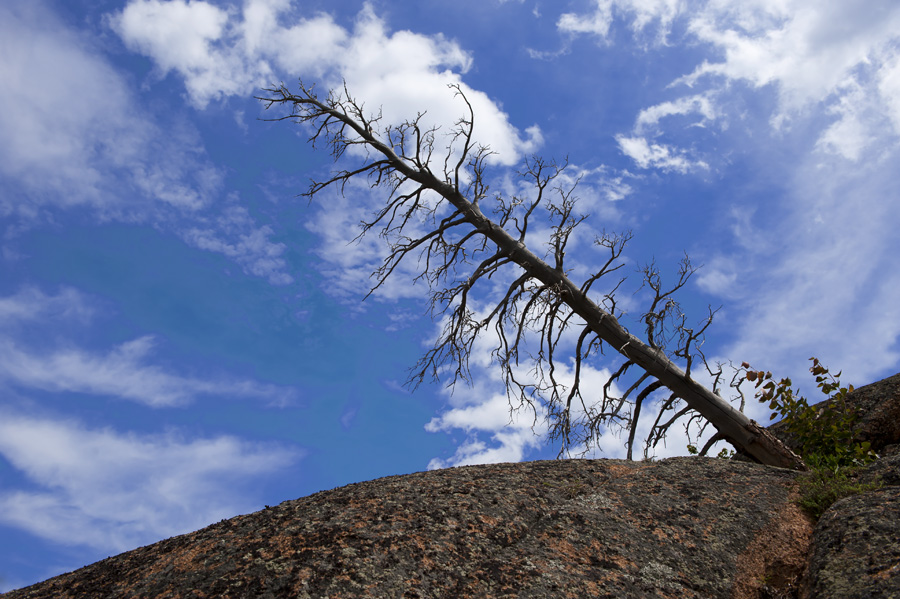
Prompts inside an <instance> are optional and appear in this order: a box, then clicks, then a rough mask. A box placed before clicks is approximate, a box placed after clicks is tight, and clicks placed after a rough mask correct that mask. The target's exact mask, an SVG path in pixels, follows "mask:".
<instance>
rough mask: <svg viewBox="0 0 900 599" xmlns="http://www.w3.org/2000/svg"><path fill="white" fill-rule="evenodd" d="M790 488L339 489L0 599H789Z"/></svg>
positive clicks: (435, 484) (674, 483)
mask: <svg viewBox="0 0 900 599" xmlns="http://www.w3.org/2000/svg"><path fill="white" fill-rule="evenodd" d="M796 478H797V473H795V472H791V471H788V470H782V469H778V468H770V467H764V466H760V465H755V464H748V463H737V462H733V461H729V460H720V459H708V458H673V459H669V460H664V461H660V462H627V461H616V460H567V461H550V462H529V463H519V464H499V465H487V466H470V467H464V468H454V469H448V470H438V471H433V472H423V473H417V474H410V475H406V476H395V477H389V478H384V479H380V480H376V481H371V482H365V483H359V484H353V485H349V486H346V487H342V488H339V489H334V490H331V491H324V492H321V493H317V494H315V495H311V496H309V497H305V498H302V499H298V500H296V501H288V502H285V503H282V504H281V505H279V506H277V507H273V508H268V509H266V510H263V511H261V512H257V513H255V514H250V515H247V516H239V517H236V518H233V519H231V520H226V521H223V522H220V523H218V524H215V525H213V526H210V527H208V528H205V529H203V530H200V531H198V532H195V533H191V534H188V535H184V536H180V537H175V538H172V539H168V540H166V541H162V542H160V543H157V544H155V545H151V546H148V547H143V548H141V549H137V550H134V551H130V552H128V553H124V554H122V555H119V556H116V557H112V558H109V559H106V560H103V561H101V562H98V563H96V564H93V565H90V566H87V567H85V568H82V569H80V570H78V571H76V572H72V573H70V574H65V575H62V576H59V577H56V578H53V579H51V580H48V581H46V582H43V583H41V584H37V585H34V586H31V587H28V588H25V589H20V590H17V591H12V592H11V593H9V594H8V595H6V597H7V599H23V598H29V599H38V598H51V597H52V598H55V599H56V598H67V597H72V598H75V597H77V598H85V599H87V598H91V599H94V598H98V597H103V598H115V597H129V598H133V597H148V598H149V597H152V598H172V599H175V598H181V597H265V598H278V597H285V598H287V597H290V598H292V599H297V598H315V599H320V598H323V597H329V598H331V599H337V598H351V597H372V598H380V597H391V598H393V597H397V598H413V597H422V598H425V597H428V598H438V597H448V598H454V599H465V598H479V599H484V598H494V597H510V598H511V597H519V598H526V597H540V598H546V597H578V598H580V597H610V598H617V599H628V598H633V599H647V598H673V599H674V598H677V599H690V598H697V599H700V598H704V599H708V598H718V597H723V598H724V597H729V598H735V599H749V598H763V597H779V596H789V595H790V594H791V593H793V592H795V590H796V588H797V580H798V579H799V577H800V576H801V573H802V571H803V569H804V567H805V565H806V561H805V560H806V555H807V551H808V546H809V541H810V537H811V534H812V523H811V522H810V520H809V519H808V518H807V517H806V516H805V515H804V514H803V513H802V512H801V511H800V509H799V508H798V507H797V505H796V503H795V501H794V498H795V492H796Z"/></svg>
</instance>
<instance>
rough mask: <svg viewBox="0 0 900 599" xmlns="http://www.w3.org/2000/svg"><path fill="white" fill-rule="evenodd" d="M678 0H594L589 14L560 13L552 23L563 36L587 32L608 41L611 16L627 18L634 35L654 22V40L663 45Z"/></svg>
mask: <svg viewBox="0 0 900 599" xmlns="http://www.w3.org/2000/svg"><path fill="white" fill-rule="evenodd" d="M685 7H686V3H685V2H683V1H682V0H594V8H593V12H591V13H589V14H578V13H564V14H563V15H561V16H560V18H559V21H557V23H556V27H557V29H559V30H560V31H563V32H565V33H570V34H578V33H588V34H591V35H596V36H597V37H599V38H601V39H603V40H608V38H609V31H610V28H611V27H612V24H613V20H614V17H615V14H623V15H628V16H629V17H630V18H631V29H632V31H633V32H634V33H635V34H637V33H640V32H642V31H644V30H645V29H646V28H647V26H648V25H649V24H650V23H652V22H658V23H659V28H658V32H657V35H658V38H657V39H658V41H660V42H665V39H666V36H667V34H668V32H669V28H670V27H671V24H672V21H673V20H674V19H675V18H676V17H677V16H678V14H679V13H680V12H681V11H682V10H684V8H685Z"/></svg>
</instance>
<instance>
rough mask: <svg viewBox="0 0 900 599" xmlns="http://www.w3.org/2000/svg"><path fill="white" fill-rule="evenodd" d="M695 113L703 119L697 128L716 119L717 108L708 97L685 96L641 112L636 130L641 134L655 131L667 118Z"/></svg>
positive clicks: (696, 124)
mask: <svg viewBox="0 0 900 599" xmlns="http://www.w3.org/2000/svg"><path fill="white" fill-rule="evenodd" d="M694 113H699V114H700V115H701V116H702V117H703V119H702V120H701V121H700V122H699V123H695V124H694V125H695V126H702V125H703V124H704V123H705V122H706V121H712V120H714V119H715V118H716V111H715V107H714V106H713V104H712V102H711V101H710V99H709V98H708V97H707V96H705V95H694V96H685V97H683V98H678V99H677V100H675V101H672V102H663V103H661V104H657V105H655V106H651V107H650V108H645V109H643V110H641V112H640V113H638V116H637V119H635V123H634V130H635V132H636V133H639V134H640V133H644V132H645V131H646V130H647V129H654V128H655V127H656V125H658V124H659V122H660V121H661V120H662V119H664V118H666V117H670V116H680V115H688V114H694Z"/></svg>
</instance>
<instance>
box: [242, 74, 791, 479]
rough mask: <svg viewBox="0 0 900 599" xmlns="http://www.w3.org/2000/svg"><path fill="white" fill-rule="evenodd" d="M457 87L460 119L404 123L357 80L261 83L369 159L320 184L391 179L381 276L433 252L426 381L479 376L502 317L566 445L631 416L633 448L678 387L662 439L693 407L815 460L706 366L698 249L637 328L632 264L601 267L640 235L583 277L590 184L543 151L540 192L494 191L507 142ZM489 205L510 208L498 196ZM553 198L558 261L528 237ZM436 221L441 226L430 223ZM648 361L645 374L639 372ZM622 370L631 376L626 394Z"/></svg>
mask: <svg viewBox="0 0 900 599" xmlns="http://www.w3.org/2000/svg"><path fill="white" fill-rule="evenodd" d="M451 87H452V88H453V89H454V91H455V94H456V95H457V96H458V97H459V98H460V99H461V106H462V107H463V108H464V109H465V112H466V115H465V116H464V117H462V118H460V119H459V120H458V121H457V122H456V124H455V127H454V128H453V129H452V131H447V132H441V131H440V130H439V129H438V128H437V127H428V126H426V125H424V118H423V117H424V115H423V114H419V115H418V116H417V117H416V118H415V119H413V120H411V121H407V122H405V123H403V124H401V125H384V124H382V123H381V115H380V114H368V113H367V112H366V111H365V110H364V107H363V105H362V104H361V103H359V102H357V101H355V100H354V99H353V98H352V97H351V96H350V94H349V93H348V91H347V89H346V86H345V87H344V88H342V89H337V90H332V91H331V92H329V93H328V95H327V96H326V97H324V98H320V97H319V96H318V95H317V94H316V92H315V90H314V89H313V88H307V87H305V86H304V85H303V84H302V82H301V83H300V85H299V92H298V93H297V94H294V93H291V92H290V91H289V90H288V89H287V88H286V87H285V86H284V85H283V84H282V85H280V86H278V87H273V88H270V89H265V90H264V92H265V94H266V95H265V96H262V97H258V98H257V99H259V100H261V101H262V102H263V103H264V105H265V107H266V108H267V109H269V108H272V107H273V106H278V107H284V108H286V109H287V113H286V114H284V115H282V116H277V117H275V118H272V119H269V120H274V121H281V120H288V121H294V122H297V123H300V124H303V125H305V126H307V127H308V128H309V131H310V137H309V141H310V143H311V144H313V145H316V144H323V143H324V144H327V146H328V147H329V148H330V151H331V152H332V154H333V156H334V159H335V161H336V162H337V161H339V160H341V161H353V160H355V159H356V160H357V163H356V166H355V167H354V168H351V169H349V170H338V171H335V172H333V173H332V174H331V176H329V177H328V178H326V179H325V180H322V181H313V182H312V183H311V185H310V188H309V190H308V191H307V192H306V194H305V195H306V196H307V197H309V198H312V197H313V196H315V195H317V194H319V193H320V192H322V191H323V190H325V189H326V188H330V187H332V186H337V187H339V188H340V190H341V191H342V192H343V191H344V188H345V186H346V185H347V184H348V183H349V182H350V181H351V180H356V179H367V181H368V184H369V185H370V186H371V188H373V189H374V188H382V189H385V190H386V191H387V199H386V202H385V205H384V206H383V207H382V208H381V209H379V210H378V211H377V212H376V213H375V214H374V215H373V217H372V218H371V219H370V220H368V221H365V222H363V223H362V232H361V233H360V235H364V234H366V233H368V232H370V231H372V230H373V229H376V230H377V231H378V233H379V234H380V235H382V236H383V237H384V238H385V239H386V240H387V241H388V244H389V249H390V253H389V255H388V256H387V258H385V260H384V262H383V263H382V264H381V266H380V267H379V268H378V269H377V270H376V271H375V272H374V273H373V280H374V285H373V287H372V290H371V291H375V290H376V289H378V288H379V287H380V286H381V285H383V284H384V282H385V281H386V280H387V279H388V277H390V276H391V274H392V273H394V272H395V270H396V268H397V266H398V265H399V264H400V263H401V261H403V260H405V259H413V260H418V261H419V263H418V264H419V267H420V270H421V272H420V274H419V275H418V277H417V280H423V281H425V282H426V283H427V284H428V286H429V289H430V300H431V309H432V314H433V315H435V316H440V317H442V318H443V319H444V321H445V325H444V328H443V332H442V334H441V336H440V337H439V338H438V341H437V342H436V343H435V345H434V347H432V349H430V350H429V351H428V352H427V353H426V354H425V355H424V356H423V357H422V358H421V359H420V361H419V362H418V364H417V365H416V366H415V368H414V369H413V370H412V376H411V379H410V380H411V382H412V383H413V384H414V385H415V384H418V383H419V382H421V381H422V380H423V379H424V378H425V377H428V376H431V377H435V378H438V377H440V376H443V377H445V378H446V377H448V376H449V378H450V384H454V383H456V382H457V381H458V380H459V379H460V378H462V379H463V380H470V379H469V376H470V372H469V366H468V358H469V356H470V353H471V350H472V348H473V344H474V343H475V340H476V339H477V338H478V337H479V335H481V334H482V333H484V332H485V331H487V330H489V329H490V328H493V330H494V331H495V332H496V335H497V339H498V342H497V346H496V348H495V349H494V352H493V357H494V359H495V360H496V361H497V363H498V364H499V365H500V367H501V368H502V369H503V374H504V378H505V382H506V385H507V392H508V394H509V396H510V399H511V402H512V401H515V400H518V402H519V404H520V405H528V406H531V407H532V408H533V409H535V414H537V406H536V405H535V404H536V402H542V403H543V407H544V409H546V411H547V413H548V415H549V420H550V435H551V438H552V439H555V440H558V441H559V442H560V443H561V447H562V449H563V450H568V449H569V448H571V447H586V446H589V445H590V444H591V443H592V442H595V441H596V440H597V439H598V437H599V435H600V434H603V432H604V431H606V430H609V429H610V428H615V427H620V430H626V431H628V435H629V436H628V441H627V446H628V456H629V458H630V457H631V456H632V450H633V447H634V443H635V439H634V436H635V431H636V429H637V423H638V420H639V418H641V417H642V416H643V414H642V411H643V409H644V407H645V404H647V403H650V398H651V397H657V396H659V395H660V394H664V395H665V397H664V398H663V399H662V400H655V405H654V407H655V409H656V418H655V421H654V423H653V426H652V427H651V431H650V436H649V437H648V439H647V440H646V442H647V444H648V445H651V446H652V445H655V443H658V442H659V441H660V440H661V439H662V438H663V437H664V435H665V433H666V431H668V430H669V428H670V427H671V426H672V425H673V424H674V423H675V422H676V421H683V420H684V419H687V420H689V421H690V420H692V419H693V420H695V421H704V422H707V423H711V424H712V426H713V427H715V429H716V430H717V433H716V438H719V439H724V440H726V441H728V442H729V443H731V444H732V445H734V447H735V448H738V449H740V450H743V452H744V453H746V454H748V455H750V456H752V457H753V458H755V459H756V460H758V461H759V462H761V463H763V464H768V465H773V466H780V467H788V468H798V469H804V468H805V466H804V464H803V462H802V460H801V459H800V458H799V457H798V456H797V455H796V454H794V453H793V452H792V451H791V450H790V449H789V448H788V447H787V446H785V445H784V444H783V443H781V442H780V441H778V440H777V439H776V438H775V437H774V436H772V435H771V434H770V433H769V432H768V431H766V430H765V429H764V428H762V427H761V426H759V425H758V424H757V423H756V422H754V421H752V420H750V419H748V418H747V417H746V416H745V415H744V414H743V413H742V412H741V411H739V410H737V409H735V408H734V407H733V406H732V405H731V404H730V403H729V402H728V401H726V400H724V399H722V398H721V397H720V396H719V395H718V394H717V391H718V389H717V386H718V381H719V380H720V378H721V368H720V369H719V371H718V372H717V373H714V374H717V376H716V377H715V381H716V384H715V385H713V388H712V389H709V388H707V387H705V386H704V385H702V384H700V383H698V382H697V381H696V380H694V379H693V378H692V377H691V369H692V367H693V366H694V364H695V360H696V359H697V358H698V357H699V358H700V359H701V360H702V362H703V364H704V365H706V360H705V359H703V357H702V353H700V352H699V343H700V342H701V340H702V338H703V333H704V331H705V330H706V328H707V327H708V326H709V323H710V322H711V321H712V316H713V312H712V311H711V312H710V313H709V315H708V318H707V319H706V320H705V322H704V323H701V325H702V326H700V328H699V329H697V330H694V329H691V328H689V327H688V326H686V320H685V317H684V314H683V313H682V312H681V310H680V307H679V305H678V302H677V301H676V300H675V299H674V297H673V295H674V294H675V292H677V291H678V290H679V289H681V288H682V287H683V286H684V285H685V283H686V282H687V281H688V279H689V277H690V276H691V274H693V272H694V268H693V267H692V266H691V263H690V261H689V260H688V259H687V258H685V259H684V260H683V261H682V263H681V266H680V270H679V274H678V280H677V282H675V284H673V285H671V286H669V287H666V286H664V285H663V283H662V280H661V277H660V275H659V272H658V270H657V269H656V268H655V267H654V266H653V265H650V266H647V267H645V268H644V270H643V271H642V275H643V282H644V285H645V286H646V287H647V288H648V289H649V291H650V295H652V298H651V300H650V305H649V307H648V309H647V310H646V312H644V313H643V315H642V317H641V321H642V326H643V328H644V329H645V330H644V332H645V339H644V340H641V339H639V338H638V337H636V336H635V335H633V334H631V333H630V332H629V331H628V330H626V328H625V327H624V326H623V325H622V324H621V323H620V321H619V317H621V313H620V312H619V311H618V310H617V308H616V298H615V292H616V290H617V289H618V287H619V285H620V284H621V282H622V279H620V280H619V281H618V282H617V283H616V284H615V285H612V288H611V289H610V290H607V291H606V292H605V293H603V294H602V295H600V294H598V293H597V292H595V291H594V290H593V287H594V285H595V284H596V283H597V282H598V281H599V280H601V278H605V279H604V280H605V281H608V280H609V275H611V274H612V273H614V272H615V271H617V270H618V269H619V268H620V267H621V266H622V263H621V261H620V260H619V258H620V256H621V254H622V251H623V249H624V247H625V244H626V242H627V241H628V240H629V237H630V236H629V235H612V234H605V233H604V234H603V235H601V236H599V238H598V239H597V240H596V243H597V244H598V245H599V246H601V247H602V248H603V249H604V251H606V252H607V259H606V262H605V263H604V264H603V265H602V266H601V267H600V268H599V269H598V270H596V271H595V272H594V274H592V275H591V276H589V277H588V278H587V279H586V280H585V281H584V282H583V283H581V284H580V285H578V284H576V283H574V282H573V281H572V280H571V279H570V278H569V276H568V274H569V272H568V271H567V269H566V266H565V263H564V259H565V252H566V247H567V244H568V242H569V240H570V237H571V235H572V232H573V231H574V230H575V228H576V227H577V226H578V225H579V224H580V223H581V222H582V221H583V220H584V218H585V217H584V216H582V215H579V214H578V213H577V212H576V210H575V208H576V202H575V197H574V195H573V189H574V186H573V185H568V186H566V185H562V184H560V181H561V180H562V177H561V175H562V173H563V171H564V169H565V167H566V165H565V164H563V165H558V164H555V163H552V162H548V161H545V160H542V159H540V158H531V159H529V160H527V161H526V162H525V166H524V168H523V170H522V172H521V173H520V174H521V175H522V176H523V177H524V178H525V179H526V180H528V182H529V184H530V186H531V187H532V189H531V192H530V193H529V194H527V197H518V196H512V197H506V196H504V195H503V194H489V186H488V172H487V171H488V169H489V166H490V156H491V151H490V150H489V149H488V148H487V147H485V146H482V145H479V144H477V143H476V142H475V140H474V138H473V131H474V123H475V114H474V111H473V110H472V106H471V104H470V103H469V101H468V100H467V99H466V97H465V95H464V94H463V93H462V90H461V89H460V88H459V87H458V86H451ZM441 143H446V146H443V147H442V146H441ZM488 205H489V206H490V210H489V212H490V213H492V214H493V217H494V218H489V217H488V216H486V215H485V212H484V211H483V207H484V208H485V210H488V208H487V207H486V206H488ZM539 213H540V214H541V215H542V216H543V218H545V219H547V220H549V221H550V222H551V223H552V229H551V231H552V234H551V235H550V239H549V242H548V247H547V253H546V260H545V259H542V258H541V257H539V256H538V255H537V254H535V253H534V252H533V251H532V250H531V249H529V247H526V245H525V240H526V234H527V233H528V232H529V225H530V224H533V222H534V221H535V220H537V219H538V215H539ZM422 222H426V223H428V225H429V226H428V227H427V230H426V231H425V232H417V230H418V231H420V230H421V229H420V227H419V225H420V224H421V223H422ZM516 266H518V267H519V268H518V269H516V268H515V267H516ZM500 273H502V275H501V274H500ZM510 273H512V274H510ZM495 275H497V279H498V280H499V279H503V278H504V276H505V277H506V278H507V280H506V281H504V283H506V282H507V281H508V284H507V285H506V287H505V293H504V294H503V296H502V297H501V298H500V299H499V300H498V301H496V302H491V306H489V309H487V310H484V309H482V310H481V311H480V313H479V310H477V309H475V307H473V305H472V304H474V303H475V302H474V301H473V299H472V296H471V291H472V289H473V287H474V286H475V285H476V284H478V283H479V282H485V281H487V280H489V279H492V278H493V277H494V276H495ZM371 291H370V293H371ZM592 298H597V299H596V300H595V299H592ZM570 331H572V332H577V333H578V334H577V340H576V341H575V351H574V355H573V356H572V358H573V369H574V381H570V382H569V385H568V386H566V385H563V384H560V381H558V380H557V367H558V364H559V361H558V356H557V354H558V352H559V350H560V348H561V347H562V345H564V343H566V342H570V339H571V337H572V336H574V334H573V333H572V332H570ZM530 333H533V334H536V335H537V337H538V339H537V349H536V350H533V351H532V352H529V351H528V349H526V347H525V345H526V338H527V337H529V334H530ZM564 339H565V340H566V341H564ZM607 348H611V349H613V350H615V351H616V352H618V354H621V356H622V357H623V358H624V361H623V362H622V364H621V366H620V367H619V368H618V369H617V370H616V371H615V372H614V373H613V375H612V376H611V378H610V379H609V381H608V382H607V384H606V385H604V387H603V389H602V390H597V389H590V390H585V389H583V388H582V386H581V376H580V375H581V371H582V367H583V365H584V364H585V360H587V359H588V358H589V357H590V356H592V355H594V354H596V353H597V352H598V351H600V352H602V351H604V349H607ZM524 354H528V357H529V359H531V360H532V364H533V372H532V374H533V375H534V376H530V377H526V378H524V379H523V377H522V375H521V368H520V366H519V362H520V359H525V355H524ZM676 361H677V362H679V363H680V364H681V366H679V364H678V363H676ZM448 365H449V366H448ZM634 367H636V368H637V370H636V371H635V373H634V374H632V375H630V378H628V377H626V378H623V377H624V376H625V374H626V373H627V372H628V371H629V370H631V369H632V368H634ZM707 368H708V366H707ZM626 381H627V382H626ZM618 384H621V385H622V386H625V385H627V389H626V390H625V391H624V392H619V393H616V392H615V391H614V388H615V387H616V386H617V385H618ZM657 392H658V393H657Z"/></svg>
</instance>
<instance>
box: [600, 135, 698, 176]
mask: <svg viewBox="0 0 900 599" xmlns="http://www.w3.org/2000/svg"><path fill="white" fill-rule="evenodd" d="M616 142H617V143H618V144H619V149H620V150H622V153H623V154H625V155H626V156H628V157H629V158H631V159H632V160H634V162H635V164H637V166H638V167H640V168H655V169H660V170H663V171H675V172H678V173H688V172H690V171H694V170H698V169H699V170H706V169H708V168H709V165H708V164H707V163H706V162H704V161H703V160H692V159H691V158H689V157H688V156H687V153H686V152H685V151H684V150H678V149H676V148H672V147H671V146H668V145H666V144H657V143H650V142H649V141H647V139H645V138H643V137H628V136H625V135H618V136H616Z"/></svg>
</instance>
